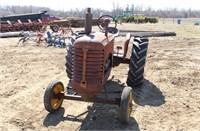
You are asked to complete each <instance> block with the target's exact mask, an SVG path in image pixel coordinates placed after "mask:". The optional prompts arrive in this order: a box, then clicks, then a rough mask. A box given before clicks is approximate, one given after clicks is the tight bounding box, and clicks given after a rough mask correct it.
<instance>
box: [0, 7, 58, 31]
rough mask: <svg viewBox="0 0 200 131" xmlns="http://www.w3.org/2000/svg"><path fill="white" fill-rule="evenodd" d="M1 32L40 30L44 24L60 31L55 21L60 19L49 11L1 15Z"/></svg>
mask: <svg viewBox="0 0 200 131" xmlns="http://www.w3.org/2000/svg"><path fill="white" fill-rule="evenodd" d="M0 20H1V21H0V23H1V26H0V32H2V33H3V32H16V31H22V30H23V31H38V30H41V29H42V28H43V27H44V26H47V25H50V28H51V29H52V30H53V31H58V25H55V24H53V21H55V20H60V18H58V17H55V16H53V15H51V14H47V11H42V12H40V13H30V14H18V15H10V16H2V17H0Z"/></svg>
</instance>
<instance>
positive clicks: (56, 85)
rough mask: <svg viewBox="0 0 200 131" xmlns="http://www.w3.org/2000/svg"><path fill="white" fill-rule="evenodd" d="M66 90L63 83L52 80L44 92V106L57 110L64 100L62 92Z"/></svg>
mask: <svg viewBox="0 0 200 131" xmlns="http://www.w3.org/2000/svg"><path fill="white" fill-rule="evenodd" d="M62 91H64V86H63V83H62V82H60V81H57V80H55V81H52V82H51V83H50V84H49V85H48V86H47V89H46V91H45V94H44V107H45V109H46V110H47V111H48V112H50V113H54V112H55V111H57V110H58V109H59V108H60V107H61V105H62V102H63V99H62V97H61V92H62Z"/></svg>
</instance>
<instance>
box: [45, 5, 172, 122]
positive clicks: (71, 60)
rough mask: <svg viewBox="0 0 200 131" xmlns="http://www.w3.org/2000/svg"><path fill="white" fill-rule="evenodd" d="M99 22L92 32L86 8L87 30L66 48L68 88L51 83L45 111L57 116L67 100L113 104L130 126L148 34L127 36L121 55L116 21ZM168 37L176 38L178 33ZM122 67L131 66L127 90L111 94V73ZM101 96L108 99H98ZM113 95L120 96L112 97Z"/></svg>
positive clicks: (108, 17)
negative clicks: (109, 84) (97, 28)
mask: <svg viewBox="0 0 200 131" xmlns="http://www.w3.org/2000/svg"><path fill="white" fill-rule="evenodd" d="M97 22H98V27H99V28H100V32H92V13H91V8H87V12H86V18H85V30H84V31H79V32H76V33H74V34H73V35H72V36H71V38H70V43H69V46H68V48H67V54H66V64H65V66H66V73H67V76H68V78H69V82H68V86H67V87H66V88H64V85H63V83H62V82H61V81H58V80H55V81H52V82H51V83H50V84H49V85H48V86H47V88H46V91H45V93H44V107H45V109H46V110H47V111H48V112H50V113H54V112H56V111H57V110H58V109H59V108H60V107H61V105H62V102H63V100H64V99H67V100H76V101H87V102H95V103H104V104H114V105H118V106H119V107H120V113H119V116H120V120H121V121H122V122H123V123H128V121H129V118H130V115H131V111H132V105H133V103H132V100H133V96H132V95H133V94H132V88H133V87H135V86H137V85H139V84H141V83H142V82H143V73H144V66H145V60H146V55H147V49H148V42H149V40H148V38H147V37H146V36H148V35H149V34H148V32H145V33H146V34H145V33H144V34H142V33H141V32H139V33H138V34H137V32H136V34H133V33H127V34H126V40H125V42H124V43H123V44H124V52H123V53H120V52H119V50H120V49H122V47H121V46H117V50H114V47H115V37H117V36H119V35H120V33H119V30H118V29H117V28H116V27H117V22H116V20H115V19H114V18H113V17H112V16H109V15H103V16H101V17H99V19H98V20H97ZM160 33H162V32H160ZM165 33H167V32H165ZM123 34H124V32H123ZM156 34H159V33H156ZM167 34H168V36H174V35H175V33H167ZM161 35H163V36H165V34H159V35H158V36H161ZM149 36H153V34H151V35H149ZM131 37H134V39H133V47H132V53H131V57H130V58H127V57H126V55H127V51H128V47H129V46H128V45H129V42H130V40H131ZM120 63H124V64H129V71H128V73H127V74H128V77H127V86H125V87H124V88H123V90H120V91H119V90H118V91H115V90H110V91H108V90H107V87H106V84H107V83H108V79H109V76H110V73H111V69H112V68H113V67H116V66H118V65H119V64H120ZM116 88H117V87H116ZM116 88H115V89H116ZM102 91H103V92H102ZM102 93H103V94H104V95H103V96H105V97H101V96H99V94H102ZM111 93H112V94H117V96H116V97H115V98H113V97H109V96H111Z"/></svg>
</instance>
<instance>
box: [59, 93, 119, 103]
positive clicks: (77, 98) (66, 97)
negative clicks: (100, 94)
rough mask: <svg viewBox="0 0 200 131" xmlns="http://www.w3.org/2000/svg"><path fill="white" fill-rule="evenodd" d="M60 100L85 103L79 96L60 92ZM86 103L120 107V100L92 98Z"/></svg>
mask: <svg viewBox="0 0 200 131" xmlns="http://www.w3.org/2000/svg"><path fill="white" fill-rule="evenodd" d="M60 96H61V98H62V99H68V100H76V101H85V100H84V99H83V98H82V97H81V96H80V95H71V94H66V93H65V92H62V93H61V94H60ZM87 101H88V102H95V103H104V104H114V105H118V106H120V98H115V99H106V98H97V97H95V98H92V99H88V100H87Z"/></svg>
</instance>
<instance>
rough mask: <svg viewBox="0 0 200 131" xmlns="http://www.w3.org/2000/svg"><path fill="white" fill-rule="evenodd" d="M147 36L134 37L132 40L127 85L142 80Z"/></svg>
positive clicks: (137, 83)
mask: <svg viewBox="0 0 200 131" xmlns="http://www.w3.org/2000/svg"><path fill="white" fill-rule="evenodd" d="M148 42H149V40H148V38H146V37H139V36H137V37H135V38H134V40H133V48H132V54H131V58H130V60H131V61H130V64H129V72H128V78H127V81H126V82H127V85H128V86H131V87H134V86H137V85H139V84H142V82H143V78H144V77H143V74H144V66H145V62H146V56H147V49H148Z"/></svg>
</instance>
